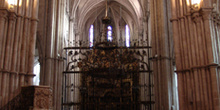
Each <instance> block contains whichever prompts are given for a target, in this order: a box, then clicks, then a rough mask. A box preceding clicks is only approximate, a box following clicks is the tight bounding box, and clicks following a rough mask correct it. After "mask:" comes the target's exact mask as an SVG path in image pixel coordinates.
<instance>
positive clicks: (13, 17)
mask: <svg viewBox="0 0 220 110" xmlns="http://www.w3.org/2000/svg"><path fill="white" fill-rule="evenodd" d="M9 19H10V20H12V21H15V20H16V19H17V15H16V13H15V12H10V13H9Z"/></svg>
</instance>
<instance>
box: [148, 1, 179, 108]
mask: <svg viewBox="0 0 220 110" xmlns="http://www.w3.org/2000/svg"><path fill="white" fill-rule="evenodd" d="M150 6H151V12H150V13H151V33H152V35H151V38H152V57H153V60H152V62H153V75H154V79H153V80H154V100H155V110H170V109H171V108H172V107H173V106H175V105H174V104H173V103H172V102H174V101H173V100H175V97H173V96H174V95H173V94H175V93H173V88H174V87H173V86H172V85H174V84H173V82H174V81H173V80H174V70H173V56H172V52H173V50H172V38H171V37H172V36H171V32H172V31H171V26H170V25H169V23H168V22H170V21H169V18H170V14H169V8H170V2H169V1H166V0H156V1H151V5H150ZM178 34H179V33H178ZM178 40H179V39H178ZM175 101H176V100H175ZM173 108H174V107H173Z"/></svg>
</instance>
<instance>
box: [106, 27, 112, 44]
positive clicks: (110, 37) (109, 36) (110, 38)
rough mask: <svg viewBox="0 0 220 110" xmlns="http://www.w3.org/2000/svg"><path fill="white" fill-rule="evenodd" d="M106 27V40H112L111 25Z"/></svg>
mask: <svg viewBox="0 0 220 110" xmlns="http://www.w3.org/2000/svg"><path fill="white" fill-rule="evenodd" d="M107 29H108V32H107V38H108V41H112V27H111V26H108V27H107Z"/></svg>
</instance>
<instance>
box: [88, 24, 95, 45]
mask: <svg viewBox="0 0 220 110" xmlns="http://www.w3.org/2000/svg"><path fill="white" fill-rule="evenodd" d="M93 39H94V26H93V25H91V26H90V29H89V46H90V47H92V46H93Z"/></svg>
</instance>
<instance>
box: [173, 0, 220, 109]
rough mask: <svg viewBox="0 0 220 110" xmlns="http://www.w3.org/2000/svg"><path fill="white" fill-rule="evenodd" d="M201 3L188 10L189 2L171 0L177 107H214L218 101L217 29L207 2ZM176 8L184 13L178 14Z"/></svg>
mask: <svg viewBox="0 0 220 110" xmlns="http://www.w3.org/2000/svg"><path fill="white" fill-rule="evenodd" d="M201 4H202V5H201V7H202V8H201V9H197V8H195V7H194V8H192V9H191V11H189V8H190V7H191V6H190V4H187V3H186V1H185V2H181V1H179V0H172V17H173V19H172V20H171V21H172V24H173V33H174V34H173V35H174V44H175V45H174V48H175V54H176V57H175V58H176V64H177V72H178V90H179V93H178V94H179V107H180V110H196V109H198V110H210V109H213V110H218V109H219V105H220V104H219V101H220V99H219V92H218V91H219V89H218V88H219V82H218V79H219V78H218V75H217V74H218V72H217V71H218V70H217V65H218V64H217V63H218V57H219V56H218V55H217V53H218V51H217V48H218V46H217V45H219V44H218V43H217V41H216V37H215V36H218V34H216V33H218V32H217V31H216V29H215V26H214V25H213V20H212V16H211V15H212V8H207V7H211V2H210V1H208V0H204V1H202V3H201ZM179 10H181V11H183V12H187V13H186V14H182V13H181V14H180V13H179ZM181 11H180V12H181ZM182 19H184V23H181V22H182ZM217 30H218V29H217ZM178 33H180V34H178ZM217 38H218V37H217ZM177 39H178V40H177ZM179 59H180V60H179ZM178 65H181V66H178Z"/></svg>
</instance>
